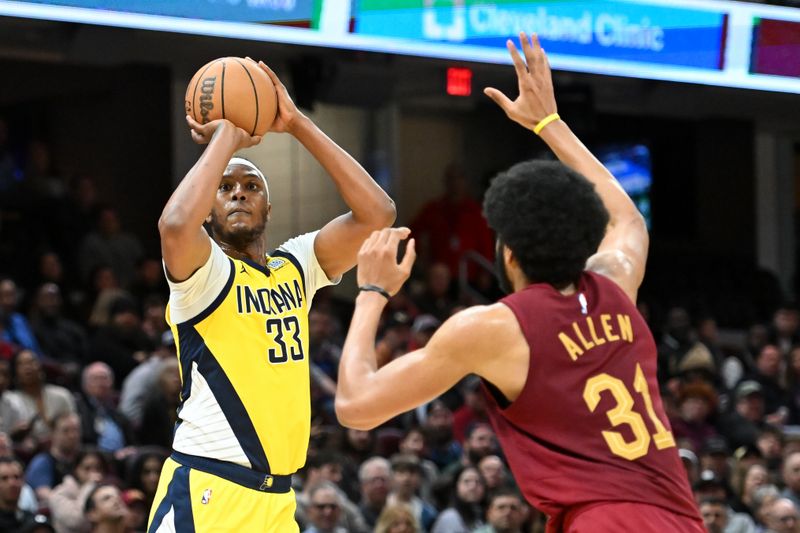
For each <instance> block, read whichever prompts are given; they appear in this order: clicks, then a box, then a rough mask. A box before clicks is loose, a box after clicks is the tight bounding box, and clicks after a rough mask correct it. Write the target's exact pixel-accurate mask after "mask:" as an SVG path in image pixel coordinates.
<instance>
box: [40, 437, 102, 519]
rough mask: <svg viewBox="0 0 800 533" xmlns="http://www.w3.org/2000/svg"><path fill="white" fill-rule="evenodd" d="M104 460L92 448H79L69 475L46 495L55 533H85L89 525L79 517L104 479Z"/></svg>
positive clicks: (100, 453)
mask: <svg viewBox="0 0 800 533" xmlns="http://www.w3.org/2000/svg"><path fill="white" fill-rule="evenodd" d="M108 472H109V467H108V460H107V459H106V457H105V455H103V453H102V452H100V451H99V450H96V449H94V448H83V449H81V451H80V452H79V453H78V456H77V457H76V459H75V467H74V468H73V469H72V473H71V474H68V475H66V476H64V480H63V481H62V482H61V484H60V485H58V486H57V487H55V488H54V489H53V491H52V492H51V493H50V500H49V504H50V514H51V516H52V517H53V525H54V526H55V528H56V531H58V533H85V532H86V531H88V530H89V521H88V520H87V519H86V517H85V516H84V514H83V507H84V505H85V504H86V498H87V497H88V496H89V493H90V492H91V491H92V490H93V489H94V487H95V486H96V485H97V483H99V482H100V481H101V480H102V479H103V478H104V477H106V476H107V475H108Z"/></svg>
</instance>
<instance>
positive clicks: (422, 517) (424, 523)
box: [386, 454, 437, 531]
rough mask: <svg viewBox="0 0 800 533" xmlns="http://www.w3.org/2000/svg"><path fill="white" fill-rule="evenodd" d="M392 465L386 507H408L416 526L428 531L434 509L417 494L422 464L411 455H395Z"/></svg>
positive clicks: (434, 514) (433, 517)
mask: <svg viewBox="0 0 800 533" xmlns="http://www.w3.org/2000/svg"><path fill="white" fill-rule="evenodd" d="M391 464H392V490H391V492H390V493H389V496H388V497H387V498H386V505H398V504H402V505H408V506H409V507H410V508H411V511H412V513H413V514H414V518H415V519H416V521H417V524H419V525H420V527H421V529H422V530H423V531H428V530H429V529H430V527H431V526H432V525H433V521H434V520H436V515H437V512H436V509H435V508H434V507H433V506H432V505H431V504H430V503H428V502H426V501H424V500H423V499H422V498H420V497H419V496H418V495H417V493H418V491H419V488H420V484H421V481H422V463H421V462H420V460H419V457H417V456H416V455H413V454H395V455H393V456H392V459H391Z"/></svg>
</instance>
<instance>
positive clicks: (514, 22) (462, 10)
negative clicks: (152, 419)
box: [354, 0, 727, 70]
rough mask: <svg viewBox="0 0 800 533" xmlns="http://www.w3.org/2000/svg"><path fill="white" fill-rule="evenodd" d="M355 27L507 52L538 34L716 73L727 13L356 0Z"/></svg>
mask: <svg viewBox="0 0 800 533" xmlns="http://www.w3.org/2000/svg"><path fill="white" fill-rule="evenodd" d="M354 15H355V28H354V32H355V33H357V34H360V35H372V36H383V37H394V38H403V39H413V40H425V41H432V42H449V43H458V44H462V45H468V46H479V47H491V48H503V49H505V42H506V39H508V38H509V36H515V35H517V34H518V33H519V32H520V31H525V32H528V33H533V32H535V33H537V34H538V35H539V38H540V39H541V41H542V46H543V47H544V48H545V50H547V52H548V53H550V54H565V55H573V56H583V57H596V58H603V59H613V60H621V61H635V62H643V63H656V64H667V65H679V66H690V67H694V68H701V69H710V70H719V69H721V68H722V67H723V61H724V54H723V51H724V49H725V46H724V44H725V43H724V40H725V24H726V18H727V17H726V14H725V13H724V12H720V11H717V12H713V11H706V10H696V9H686V8H677V7H667V6H663V7H662V6H654V5H652V4H639V3H634V2H620V1H609V0H597V1H583V2H563V1H553V0H551V1H545V2H530V1H527V2H520V1H514V0H505V1H499V2H491V3H488V2H481V1H478V0H447V1H438V2H437V1H434V0H361V2H359V3H358V6H357V8H356V12H355V13H354Z"/></svg>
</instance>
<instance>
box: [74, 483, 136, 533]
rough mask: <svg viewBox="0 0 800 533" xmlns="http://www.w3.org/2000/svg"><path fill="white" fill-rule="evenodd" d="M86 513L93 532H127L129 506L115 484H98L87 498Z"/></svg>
mask: <svg viewBox="0 0 800 533" xmlns="http://www.w3.org/2000/svg"><path fill="white" fill-rule="evenodd" d="M83 510H84V514H85V515H86V518H88V520H89V522H90V523H91V525H92V533H126V530H127V517H128V507H127V506H126V505H125V502H124V501H122V494H121V493H120V490H119V489H118V488H117V487H115V486H114V485H98V486H96V487H95V488H94V489H93V490H92V492H90V493H89V496H88V497H87V498H86V504H85V505H84V508H83Z"/></svg>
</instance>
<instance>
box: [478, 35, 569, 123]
mask: <svg viewBox="0 0 800 533" xmlns="http://www.w3.org/2000/svg"><path fill="white" fill-rule="evenodd" d="M531 39H532V41H533V43H531V41H530V40H528V35H527V34H526V33H525V32H521V33H520V34H519V42H520V44H521V45H522V52H523V54H524V55H525V59H524V60H523V59H522V57H520V54H519V52H518V51H517V47H516V46H514V43H513V42H512V41H511V39H509V40H508V41H507V42H506V47H507V48H508V51H509V52H510V53H511V59H512V60H513V61H514V69H515V70H516V71H517V83H518V85H519V96H517V99H516V100H514V101H513V102H512V101H511V100H510V99H509V98H508V97H507V96H506V95H504V94H503V93H502V92H500V91H498V90H497V89H495V88H493V87H487V88H486V89H484V90H483V92H484V94H485V95H486V96H488V97H489V98H491V99H492V100H494V101H495V103H497V105H499V106H500V107H501V108H502V109H503V111H505V112H506V115H508V118H510V119H511V120H513V121H514V122H517V123H519V124H520V125H521V126H522V127H524V128H527V129H533V128H534V127H535V126H536V125H537V124H539V122H541V121H542V120H543V119H544V118H546V117H548V116H550V115H552V114H553V113H556V112H557V109H556V99H555V95H554V94H553V77H552V75H551V74H550V63H549V62H548V61H547V56H546V55H545V53H544V50H542V46H541V45H540V44H539V38H538V37H537V36H536V35H535V34H534V35H532V36H531Z"/></svg>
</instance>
